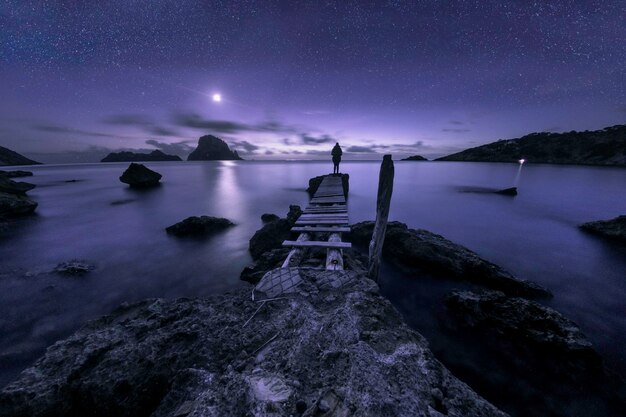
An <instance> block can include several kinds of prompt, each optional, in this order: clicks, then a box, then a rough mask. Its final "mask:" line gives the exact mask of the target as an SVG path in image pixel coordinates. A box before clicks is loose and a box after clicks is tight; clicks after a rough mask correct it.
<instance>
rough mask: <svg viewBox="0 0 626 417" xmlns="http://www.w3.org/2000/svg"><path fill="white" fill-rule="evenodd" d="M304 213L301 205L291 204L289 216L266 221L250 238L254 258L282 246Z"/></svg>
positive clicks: (250, 247) (251, 252)
mask: <svg viewBox="0 0 626 417" xmlns="http://www.w3.org/2000/svg"><path fill="white" fill-rule="evenodd" d="M301 214H302V209H301V208H300V206H294V205H292V206H289V213H287V218H285V219H278V220H274V221H271V222H269V223H266V224H265V225H264V226H263V227H262V228H261V229H259V230H257V231H256V233H255V234H254V235H253V236H252V238H251V239H250V244H249V246H248V248H249V250H250V254H251V255H252V259H255V260H256V259H258V258H259V257H260V256H261V255H262V254H263V253H264V252H268V251H270V250H272V249H278V248H281V247H282V243H283V241H284V240H287V239H289V237H290V236H291V228H292V227H293V225H294V224H295V222H296V220H297V219H298V217H300V215H301Z"/></svg>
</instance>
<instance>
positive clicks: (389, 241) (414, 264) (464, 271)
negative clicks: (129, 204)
mask: <svg viewBox="0 0 626 417" xmlns="http://www.w3.org/2000/svg"><path fill="white" fill-rule="evenodd" d="M373 230H374V222H372V221H366V222H361V223H357V224H354V225H352V226H351V232H350V236H351V239H352V242H353V243H355V244H357V245H362V246H365V245H368V244H369V242H370V240H371V238H372V232H373ZM383 256H384V257H385V259H387V260H389V261H390V262H392V263H394V264H395V265H397V266H399V267H401V268H403V269H405V270H407V271H409V272H411V273H415V272H420V271H424V272H429V273H434V274H439V275H445V276H450V277H452V278H456V279H462V280H465V281H469V282H473V283H476V284H480V285H484V286H487V287H489V288H492V289H496V290H501V291H504V292H506V293H507V294H511V295H521V296H527V297H538V296H549V295H550V292H549V291H548V290H546V289H545V288H542V287H541V286H539V285H537V284H535V283H533V282H530V281H526V280H521V279H518V278H516V277H514V276H513V275H512V274H511V273H509V272H508V271H505V270H504V269H502V268H500V267H499V266H498V265H495V264H493V263H491V262H489V261H486V260H484V259H482V258H481V257H480V256H478V255H477V254H476V253H474V252H472V251H471V250H469V249H467V248H465V247H463V246H461V245H458V244H456V243H454V242H451V241H449V240H448V239H446V238H444V237H443V236H440V235H437V234H434V233H431V232H429V231H427V230H423V229H419V230H415V229H409V228H408V227H407V225H406V224H404V223H400V222H389V223H388V224H387V231H386V234H385V242H384V245H383Z"/></svg>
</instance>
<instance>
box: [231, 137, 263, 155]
mask: <svg viewBox="0 0 626 417" xmlns="http://www.w3.org/2000/svg"><path fill="white" fill-rule="evenodd" d="M229 143H230V145H231V148H233V149H235V150H237V151H241V152H243V153H244V154H246V153H247V154H250V153H254V151H256V150H258V149H260V148H259V147H258V146H257V145H254V144H252V143H250V142H248V141H247V140H230V141H229Z"/></svg>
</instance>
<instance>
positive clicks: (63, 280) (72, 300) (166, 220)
mask: <svg viewBox="0 0 626 417" xmlns="http://www.w3.org/2000/svg"><path fill="white" fill-rule="evenodd" d="M146 165H147V166H149V167H150V168H152V169H155V170H157V171H158V172H160V173H161V174H163V180H162V186H160V187H158V188H156V189H153V190H149V191H143V192H138V191H133V190H130V189H128V188H127V187H126V186H125V185H124V184H122V183H120V182H119V181H118V177H119V176H120V175H121V173H122V172H123V170H124V169H125V167H126V166H127V164H122V163H120V164H117V163H113V164H85V165H57V166H37V167H29V168H28V169H30V170H32V171H33V172H34V173H35V175H34V176H33V177H30V178H26V179H25V180H26V181H29V182H33V183H35V184H37V188H36V189H35V190H33V191H32V192H30V193H29V194H30V195H31V196H32V198H33V199H35V200H36V201H38V202H39V208H38V209H37V215H36V216H34V217H29V218H26V219H22V220H20V221H19V222H18V223H17V225H16V228H15V229H14V232H13V234H12V235H11V236H8V237H5V238H4V239H2V240H0V386H3V385H5V384H6V383H7V382H9V381H10V380H11V379H13V378H15V376H16V375H17V373H18V372H19V371H20V370H21V369H23V368H24V367H26V366H27V365H29V364H30V363H32V361H33V360H34V359H35V358H37V357H38V356H39V355H41V354H42V353H43V352H44V350H45V347H47V346H48V345H50V344H52V343H53V342H54V341H55V340H58V339H59V338H62V337H65V336H67V335H69V334H70V333H71V332H73V331H74V330H76V329H77V328H78V327H80V326H81V325H82V324H84V323H85V322H86V321H88V320H90V319H93V318H96V317H98V316H100V315H103V314H106V313H108V312H110V311H111V310H112V309H113V308H114V307H116V306H117V305H119V304H120V303H122V302H125V301H135V300H141V299H144V298H147V297H164V298H170V299H172V298H176V297H195V296H206V295H210V294H215V293H221V292H224V291H227V290H229V289H233V288H236V287H239V286H242V285H247V284H245V283H242V282H240V280H239V273H240V271H241V269H242V268H243V267H244V266H245V265H246V264H248V263H249V262H251V258H250V256H249V254H248V250H247V248H248V240H249V238H250V237H251V236H252V234H253V233H254V232H255V231H256V230H257V229H258V228H259V227H260V226H261V221H260V216H261V214H263V213H276V214H279V215H284V214H285V213H286V212H287V210H288V206H289V204H300V205H305V204H306V202H307V194H306V193H305V192H304V189H305V188H306V186H307V182H308V179H309V178H310V177H312V176H316V175H321V174H325V173H328V172H329V171H330V170H331V169H332V165H331V164H330V163H321V162H255V161H245V162H160V163H146ZM379 165H380V164H379V162H344V163H343V164H342V171H344V172H347V173H349V174H350V198H349V211H350V219H351V221H352V222H357V221H361V220H369V219H372V218H373V216H374V207H375V193H376V185H377V178H378V169H379ZM68 181H72V182H68ZM512 185H517V186H518V187H519V195H518V196H517V197H514V198H512V197H506V196H500V195H495V194H489V193H484V192H480V191H481V190H482V189H485V188H487V189H488V188H504V187H510V186H512ZM620 214H626V169H613V168H594V167H576V166H549V165H525V166H523V167H522V168H521V169H520V167H519V166H517V165H515V164H493V163H492V164H483V163H455V162H426V163H424V162H396V177H395V184H394V193H393V199H392V205H391V215H390V219H392V220H399V221H402V222H405V223H407V224H408V225H409V226H411V227H414V228H424V229H428V230H430V231H432V232H435V233H439V234H441V235H443V236H445V237H447V238H448V239H451V240H453V241H455V242H457V243H460V244H463V245H465V246H467V247H468V248H470V249H472V250H474V251H476V252H478V253H479V254H480V255H481V256H483V257H484V258H486V259H488V260H490V261H492V262H495V263H497V264H499V265H501V266H503V267H505V268H506V269H508V270H510V271H511V272H513V273H514V274H515V275H517V276H518V277H521V278H525V279H529V280H533V281H536V282H538V283H539V284H541V285H543V286H545V287H547V288H549V289H550V290H551V291H552V292H553V293H554V295H555V296H554V299H553V300H550V301H547V302H546V304H548V305H550V306H552V307H554V308H555V309H557V310H559V311H560V312H562V313H563V314H565V315H566V316H567V317H569V318H571V319H572V320H574V321H575V322H577V323H578V324H579V325H580V327H581V328H582V329H583V331H584V332H585V334H586V335H587V336H588V337H589V338H590V339H591V340H592V342H593V343H594V345H595V346H596V347H597V348H598V350H599V351H601V352H602V354H603V356H604V357H605V358H606V359H607V361H609V363H610V364H611V365H612V366H613V367H614V368H615V369H619V370H620V371H621V372H622V373H623V371H624V369H625V368H626V366H625V365H624V361H625V360H626V353H625V352H624V350H623V346H624V345H626V315H625V314H624V309H625V301H624V300H626V249H625V248H624V247H618V246H616V245H613V244H609V243H607V242H605V241H603V240H601V239H598V238H596V237H594V236H590V235H587V234H585V233H583V232H581V231H580V230H579V229H578V228H577V225H578V224H580V223H582V222H586V221H591V220H597V219H607V218H612V217H614V216H617V215H620ZM192 215H211V216H219V217H227V218H229V219H231V220H232V221H234V222H235V223H237V226H236V227H233V228H231V229H230V230H228V231H226V232H224V233H221V234H219V235H216V236H214V237H211V238H209V239H206V240H202V241H199V240H186V239H183V240H181V239H176V238H174V237H171V236H168V235H167V234H166V233H165V231H164V228H165V227H166V226H169V225H171V224H173V223H175V222H177V221H180V220H182V219H183V218H185V217H188V216H192ZM75 258H77V259H84V260H88V261H90V262H92V263H94V264H95V265H96V269H95V271H93V272H92V273H90V274H88V275H86V276H84V277H81V278H69V277H63V276H58V275H55V274H49V273H48V272H49V271H51V270H52V269H53V268H54V267H55V265H57V264H58V263H59V262H63V261H67V260H71V259H75ZM383 271H384V273H385V275H384V276H383V277H382V279H381V287H382V290H383V292H384V293H385V294H386V295H387V296H388V297H389V298H390V299H392V301H393V302H394V303H395V305H396V306H397V308H398V309H399V310H400V311H401V312H402V314H403V315H405V317H406V319H407V321H408V322H409V323H410V324H411V325H413V326H414V327H416V328H417V329H418V330H419V331H421V332H422V334H424V335H425V336H426V337H427V338H428V339H429V340H430V342H431V345H432V347H433V350H434V351H435V352H437V354H438V356H440V357H443V358H444V359H445V358H446V352H447V347H446V346H447V343H450V342H449V341H448V340H446V339H445V338H444V337H442V336H441V334H440V331H439V326H438V324H437V319H436V317H435V315H436V311H437V310H438V309H439V308H440V306H441V300H442V297H443V296H444V295H445V293H446V292H447V291H449V290H450V289H451V288H458V287H462V284H459V283H457V282H454V281H448V280H446V279H442V278H438V279H434V278H423V279H422V278H418V277H411V276H405V275H403V274H401V273H399V272H398V271H395V270H394V269H393V268H390V267H386V268H385V269H384V270H383ZM448 356H449V355H448Z"/></svg>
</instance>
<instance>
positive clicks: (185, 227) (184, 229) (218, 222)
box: [165, 216, 235, 236]
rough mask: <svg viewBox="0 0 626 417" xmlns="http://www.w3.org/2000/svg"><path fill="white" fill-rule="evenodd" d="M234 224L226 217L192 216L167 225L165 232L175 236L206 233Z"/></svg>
mask: <svg viewBox="0 0 626 417" xmlns="http://www.w3.org/2000/svg"><path fill="white" fill-rule="evenodd" d="M234 225H235V224H234V223H233V222H231V221H230V220H228V219H224V218H220V217H211V216H192V217H187V218H186V219H185V220H183V221H181V222H178V223H176V224H174V225H172V226H169V227H167V228H166V229H165V230H166V231H167V233H170V234H173V235H176V236H190V235H195V236H199V235H208V234H211V233H215V232H219V231H221V230H224V229H227V228H229V227H231V226H234Z"/></svg>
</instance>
